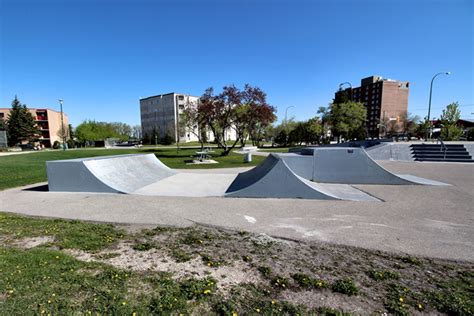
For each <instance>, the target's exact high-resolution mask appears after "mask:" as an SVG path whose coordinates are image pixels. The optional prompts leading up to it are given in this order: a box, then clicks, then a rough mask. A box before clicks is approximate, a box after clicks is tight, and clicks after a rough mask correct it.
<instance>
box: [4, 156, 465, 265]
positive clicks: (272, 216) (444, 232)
mask: <svg viewBox="0 0 474 316" xmlns="http://www.w3.org/2000/svg"><path fill="white" fill-rule="evenodd" d="M377 163H378V164H379V165H381V166H382V167H383V168H384V169H386V170H388V171H389V172H391V173H393V174H412V175H415V176H418V177H423V178H429V179H432V180H435V181H439V182H445V183H449V184H450V185H449V186H437V185H372V184H370V185H368V184H354V185H352V187H354V188H355V189H358V190H360V191H362V192H366V193H368V194H369V195H370V196H375V197H377V198H379V199H380V200H382V201H383V202H372V201H338V200H309V199H286V198H280V199H274V198H258V199H255V198H239V199H233V198H222V197H192V196H187V197H185V196H144V195H138V194H116V193H101V194H97V193H90V192H77V193H69V192H47V191H45V190H44V189H42V188H44V186H45V185H46V183H41V184H36V185H30V186H27V187H23V188H14V189H9V190H4V191H0V209H1V210H2V211H7V212H14V213H19V214H26V215H31V216H45V217H58V218H69V219H79V220H89V221H98V222H112V223H123V224H124V225H130V224H132V225H141V226H144V227H153V226H156V225H172V226H180V227H184V226H190V225H194V224H196V223H197V224H201V225H210V226H218V227H224V228H229V229H235V230H247V231H251V232H255V233H264V234H267V235H270V236H275V237H282V238H289V239H294V240H313V241H322V242H330V243H337V244H344V245H350V246H358V247H364V248H368V249H377V250H384V251H391V252H402V253H408V254H412V255H421V256H428V257H437V258H445V259H456V260H468V261H474V228H473V227H474V225H473V224H474V216H473V213H472V212H473V207H472V205H473V204H472V202H473V201H474V165H472V164H463V163H418V162H405V161H403V162H400V161H398V162H397V161H377ZM249 170H250V168H233V169H212V170H177V171H178V173H177V174H176V175H181V176H186V178H188V176H190V178H188V179H191V178H192V179H193V180H190V182H192V181H196V180H197V179H199V178H200V177H201V176H205V175H209V174H212V175H221V176H223V177H227V178H229V179H235V178H236V177H237V176H238V173H242V172H245V171H249ZM167 179H173V177H168V178H167ZM178 180H179V179H177V180H176V182H179V181H178ZM168 181H170V180H168ZM231 182H232V181H230V182H228V183H229V184H230V183H231ZM194 185H197V182H195V183H194ZM331 185H332V184H331ZM223 190H224V191H225V190H227V188H225V189H223Z"/></svg>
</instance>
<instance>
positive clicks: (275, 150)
mask: <svg viewBox="0 0 474 316" xmlns="http://www.w3.org/2000/svg"><path fill="white" fill-rule="evenodd" d="M290 148H292V147H275V148H271V147H269V148H259V149H258V151H263V152H269V153H287V152H288V150H289V149H290Z"/></svg>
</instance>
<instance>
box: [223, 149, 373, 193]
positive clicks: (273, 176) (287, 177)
mask: <svg viewBox="0 0 474 316" xmlns="http://www.w3.org/2000/svg"><path fill="white" fill-rule="evenodd" d="M225 196H226V197H247V198H302V199H318V200H351V201H379V200H378V199H377V198H375V197H373V196H370V195H368V194H366V193H364V192H362V191H360V190H357V189H356V188H353V187H352V186H350V185H343V184H342V185H341V184H339V185H327V184H320V183H315V182H311V181H309V180H307V179H304V178H302V177H300V176H298V175H296V174H295V173H294V172H293V171H292V170H291V169H290V168H289V167H288V165H287V164H286V163H285V161H284V160H283V159H282V158H281V157H279V156H278V155H275V154H271V155H269V156H268V157H267V158H266V159H265V160H264V161H263V162H262V163H261V164H260V165H258V166H256V167H255V168H253V169H251V170H249V171H247V172H243V173H240V174H239V175H238V176H237V177H236V178H235V180H234V181H233V182H232V184H231V185H230V187H229V188H228V189H227V191H226V194H225Z"/></svg>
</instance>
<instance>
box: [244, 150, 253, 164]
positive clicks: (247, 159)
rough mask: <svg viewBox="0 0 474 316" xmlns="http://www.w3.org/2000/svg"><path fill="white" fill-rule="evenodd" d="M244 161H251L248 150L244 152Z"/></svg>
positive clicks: (250, 154)
mask: <svg viewBox="0 0 474 316" xmlns="http://www.w3.org/2000/svg"><path fill="white" fill-rule="evenodd" d="M244 162H252V153H251V152H248V153H245V154H244Z"/></svg>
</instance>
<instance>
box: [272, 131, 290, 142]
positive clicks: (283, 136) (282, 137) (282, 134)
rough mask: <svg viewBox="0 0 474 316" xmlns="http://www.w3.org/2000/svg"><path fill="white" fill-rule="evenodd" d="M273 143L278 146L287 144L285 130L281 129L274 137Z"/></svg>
mask: <svg viewBox="0 0 474 316" xmlns="http://www.w3.org/2000/svg"><path fill="white" fill-rule="evenodd" d="M274 143H276V144H277V145H279V146H286V145H287V144H288V134H287V133H286V130H284V129H282V130H281V131H280V132H279V133H278V135H276V137H275V139H274Z"/></svg>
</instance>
